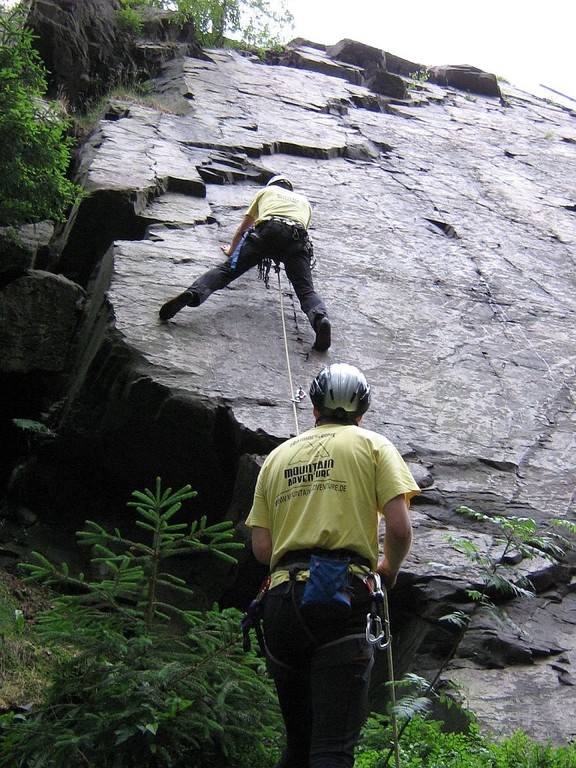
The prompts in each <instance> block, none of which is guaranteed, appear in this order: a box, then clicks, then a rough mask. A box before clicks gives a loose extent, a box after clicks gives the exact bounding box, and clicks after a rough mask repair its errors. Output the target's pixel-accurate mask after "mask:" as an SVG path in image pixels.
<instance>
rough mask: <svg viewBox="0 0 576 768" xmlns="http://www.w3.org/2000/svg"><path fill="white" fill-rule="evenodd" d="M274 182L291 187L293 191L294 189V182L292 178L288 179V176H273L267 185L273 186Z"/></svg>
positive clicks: (287, 187) (280, 185)
mask: <svg viewBox="0 0 576 768" xmlns="http://www.w3.org/2000/svg"><path fill="white" fill-rule="evenodd" d="M273 184H277V185H278V186H279V187H285V188H286V189H289V190H290V191H291V192H292V191H293V190H294V184H292V182H291V181H290V179H287V178H286V176H282V175H278V176H272V178H271V179H270V181H269V182H268V183H267V184H266V186H267V187H271V186H272V185H273Z"/></svg>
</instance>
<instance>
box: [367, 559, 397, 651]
mask: <svg viewBox="0 0 576 768" xmlns="http://www.w3.org/2000/svg"><path fill="white" fill-rule="evenodd" d="M364 584H366V587H367V589H368V592H370V595H371V597H372V605H371V608H370V612H369V613H367V614H366V640H367V641H368V642H369V643H370V645H375V646H376V647H377V648H379V649H380V650H381V651H384V650H385V649H386V648H388V646H389V645H390V642H391V640H392V636H391V635H390V621H389V619H388V616H387V613H386V611H385V610H384V608H385V606H384V592H383V591H382V582H381V580H380V574H379V573H369V574H368V575H367V576H365V577H364Z"/></svg>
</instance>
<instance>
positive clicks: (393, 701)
mask: <svg viewBox="0 0 576 768" xmlns="http://www.w3.org/2000/svg"><path fill="white" fill-rule="evenodd" d="M382 593H383V599H384V622H385V624H386V626H387V627H388V628H390V612H389V610H388V590H387V589H386V587H384V589H383V590H382ZM388 633H389V634H388V637H389V640H390V642H389V643H388V644H387V646H386V659H387V661H388V679H389V683H390V704H391V707H390V712H391V714H390V718H391V725H392V740H393V749H394V763H395V765H396V768H400V751H399V741H400V737H399V735H398V718H397V715H396V685H395V681H394V661H393V659H392V635H391V634H390V629H388Z"/></svg>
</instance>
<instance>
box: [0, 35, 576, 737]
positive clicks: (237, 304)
mask: <svg viewBox="0 0 576 768" xmlns="http://www.w3.org/2000/svg"><path fill="white" fill-rule="evenodd" d="M344 42H345V43H346V44H345V45H344V44H343V45H342V46H337V47H336V51H334V50H332V53H330V52H329V51H328V50H327V49H326V47H325V46H321V45H318V44H314V43H309V42H308V41H296V42H295V43H294V44H293V45H292V46H290V47H289V52H288V53H287V54H286V58H285V59H284V62H283V63H282V64H280V65H279V66H266V65H264V64H262V63H261V62H260V61H259V60H257V59H255V58H251V57H249V56H243V55H240V54H239V53H236V52H233V51H229V50H226V51H224V50H210V51H206V52H205V53H204V58H202V59H200V58H176V59H174V60H173V61H171V62H170V63H168V64H166V65H165V66H164V69H163V71H162V74H161V75H160V76H158V77H157V78H155V79H154V82H153V85H154V94H155V96H156V97H157V99H158V100H159V101H161V102H162V103H163V104H165V105H170V106H169V110H168V109H167V108H164V109H159V108H153V107H151V106H144V105H142V104H138V103H135V102H134V103H131V102H114V103H111V104H110V107H109V109H108V110H107V113H106V116H105V117H104V118H103V119H102V121H101V122H100V123H99V125H98V126H97V127H96V129H95V130H94V132H93V134H92V136H91V137H90V140H89V141H88V143H87V145H86V146H85V147H84V149H83V152H82V156H81V158H80V164H79V171H78V178H79V180H80V181H81V182H82V183H83V184H84V186H85V188H86V190H87V191H88V193H89V195H88V196H87V197H86V198H85V199H84V200H83V201H82V202H81V204H80V206H79V208H78V209H77V210H76V211H74V212H73V214H72V215H71V217H70V220H69V221H68V223H67V225H66V227H65V229H64V231H63V232H60V233H59V234H58V237H57V238H55V239H54V241H53V250H52V255H51V259H52V263H53V272H54V273H62V274H63V275H64V276H65V278H66V280H67V281H70V280H72V281H74V282H75V283H76V284H77V289H75V290H73V291H71V292H69V293H67V294H66V295H67V296H69V295H74V296H79V295H83V293H84V292H85V294H86V298H85V302H84V303H83V304H82V314H81V318H80V324H79V327H78V328H77V330H75V332H73V334H72V339H70V329H69V326H67V325H66V324H63V326H62V337H61V338H62V346H63V348H65V349H66V351H67V352H69V355H70V363H69V364H68V366H67V369H66V373H67V376H66V382H65V386H63V398H62V399H63V402H62V406H61V409H60V415H59V421H58V423H57V424H55V425H54V426H55V427H56V431H57V432H58V434H59V438H58V439H57V440H55V441H53V442H52V443H50V444H49V445H47V446H40V447H39V448H38V450H37V451H36V454H35V461H34V463H33V464H31V465H29V466H28V467H24V468H23V469H22V470H21V471H20V472H19V473H18V476H17V477H13V478H12V481H11V484H10V492H11V493H13V494H16V495H17V496H18V499H19V501H20V502H21V503H22V504H23V505H26V506H27V507H29V508H30V509H32V510H34V511H35V512H36V514H37V517H38V525H37V526H36V529H35V527H34V526H32V527H31V529H30V530H29V535H30V536H34V535H38V534H37V533H36V534H35V533H34V531H35V530H36V531H39V530H40V531H42V530H44V529H43V528H42V526H43V525H47V524H48V523H49V522H50V521H54V519H55V518H56V517H58V519H59V521H60V522H62V519H63V518H65V519H66V520H69V524H70V526H75V528H74V529H77V528H79V527H80V526H81V524H82V521H83V520H84V519H86V518H87V517H92V518H94V517H98V518H106V517H108V518H113V519H114V524H115V525H118V526H119V527H122V524H123V523H124V522H125V523H126V524H129V520H128V518H127V514H126V512H125V508H124V506H123V505H124V504H125V502H126V501H127V500H128V496H129V494H130V492H131V491H132V490H134V489H135V488H142V487H145V486H148V487H150V484H151V483H153V482H154V478H155V477H156V476H157V475H160V476H161V477H162V478H163V479H164V480H165V482H166V484H169V485H171V486H172V487H179V486H180V485H182V484H184V483H190V484H191V485H192V486H193V487H194V488H195V489H196V490H197V491H198V496H197V498H196V499H195V500H194V502H193V507H192V508H191V512H192V514H203V513H207V514H208V515H209V516H210V517H211V518H215V519H223V518H227V519H232V520H234V521H235V522H236V523H237V524H238V528H237V529H238V535H239V536H246V532H245V531H244V529H243V526H242V520H243V519H244V517H245V516H246V514H247V511H248V509H249V505H250V501H251V493H252V489H253V486H254V481H255V477H256V475H257V472H258V467H259V464H260V462H261V460H262V456H264V455H265V454H266V453H267V452H268V451H269V450H270V449H271V448H272V447H274V446H275V445H277V444H278V443H279V442H281V441H282V440H284V439H286V438H287V437H288V436H290V435H291V434H295V433H296V432H297V431H301V430H304V429H306V428H307V427H308V426H310V425H311V423H312V415H311V408H310V403H309V402H308V400H307V398H306V397H304V398H303V399H299V400H297V399H296V398H295V390H297V389H298V388H300V387H302V389H303V390H304V392H305V393H306V391H307V389H308V386H309V383H310V381H311V379H312V378H313V376H314V375H315V374H316V373H317V372H318V370H319V369H320V368H321V367H322V366H323V365H325V364H326V363H330V362H336V361H346V362H351V363H353V364H355V365H358V366H359V367H360V368H362V369H363V370H364V372H365V373H366V376H367V377H368V379H369V381H370V383H371V385H372V388H373V393H374V397H373V407H372V408H371V410H370V411H369V412H368V414H367V416H366V418H365V422H364V423H365V425H366V426H367V427H369V428H372V429H375V430H377V431H380V432H383V433H384V434H386V435H387V436H388V437H389V438H390V439H391V440H392V441H393V442H394V443H395V444H396V445H397V446H398V448H399V449H400V451H401V452H402V453H403V455H404V456H405V458H406V459H407V461H408V462H409V464H410V466H411V467H412V469H413V471H414V474H415V476H416V478H417V480H418V482H419V483H420V485H421V487H422V488H423V493H422V495H421V496H420V497H419V498H418V499H416V501H415V503H414V505H413V518H414V526H415V539H414V547H413V551H412V553H411V555H410V558H409V560H408V561H407V563H406V567H405V570H404V572H403V574H402V578H401V579H400V581H399V584H398V586H397V587H396V589H395V590H393V591H392V592H391V595H390V601H391V610H392V615H393V621H392V623H393V628H394V633H395V640H396V654H397V656H398V670H399V673H402V672H403V671H406V670H410V671H412V672H415V673H417V674H422V675H426V676H428V677H430V678H432V676H433V675H434V672H435V670H436V669H437V668H438V667H439V666H440V665H441V663H442V661H443V659H445V658H446V656H447V654H448V652H449V650H450V646H451V641H452V639H453V636H454V632H453V631H450V629H448V630H447V629H446V625H445V623H443V622H442V621H440V617H442V616H443V615H445V614H446V613H449V612H451V611H452V610H454V609H456V608H462V607H464V608H469V605H470V603H469V600H468V599H467V598H466V590H467V589H470V588H473V587H477V586H478V583H479V582H480V581H481V576H480V575H479V574H478V573H477V572H475V571H474V569H472V568H471V567H470V563H469V560H467V559H466V558H464V557H462V556H461V555H459V554H458V553H457V552H456V551H455V550H454V548H453V547H452V546H451V544H450V543H449V542H448V541H447V539H448V537H450V536H451V537H456V538H461V537H462V536H464V537H467V538H470V540H472V541H473V542H474V543H475V545H476V546H478V547H479V550H480V551H481V552H482V553H485V554H486V555H487V556H489V557H490V558H491V562H494V563H497V562H498V560H499V557H500V556H501V547H500V544H499V542H498V540H497V537H496V536H495V534H494V531H493V530H491V529H490V530H479V529H478V528H477V527H476V526H474V524H472V523H470V522H469V521H467V519H465V518H462V517H460V516H459V515H458V514H457V513H456V508H457V507H458V506H460V505H467V506H469V507H472V508H473V509H476V510H477V511H479V512H482V513H485V514H488V515H490V514H496V515H502V516H516V517H527V518H530V519H533V520H535V521H536V522H537V524H538V525H539V526H543V527H545V528H546V527H547V524H548V521H549V519H550V518H551V517H558V518H564V519H566V520H573V519H574V481H575V459H574V456H575V451H574V448H575V440H574V420H575V407H574V383H575V374H574V370H575V369H574V366H575V362H576V359H575V355H574V343H573V339H572V335H573V334H572V329H573V328H574V320H575V303H574V287H575V280H574V239H575V238H574V232H575V228H574V210H575V203H576V201H575V200H574V190H573V186H572V176H573V173H571V171H573V170H574V167H575V152H576V150H575V145H576V123H575V120H574V118H575V115H574V113H573V112H570V111H568V110H566V109H563V108H561V107H559V106H556V105H554V104H551V103H546V102H543V101H541V100H538V99H537V98H535V97H531V96H528V95H527V94H524V93H521V92H518V91H515V90H514V89H512V88H509V87H505V88H503V91H502V93H500V91H498V92H494V93H492V92H490V94H491V95H486V94H487V93H488V92H487V91H486V90H482V89H483V88H484V83H485V82H486V80H489V79H490V78H485V77H483V75H485V74H486V73H480V72H477V73H476V74H477V75H478V79H477V88H475V89H474V88H472V87H471V81H470V80H469V81H467V85H466V86H463V85H462V82H456V81H454V80H449V79H446V81H445V82H444V83H443V84H442V85H438V84H437V83H435V82H432V81H431V80H430V81H425V82H422V81H421V80H414V79H411V78H410V77H408V76H407V73H405V72H404V69H408V70H409V71H415V70H411V69H410V67H411V66H412V65H411V63H409V62H407V63H405V65H403V64H402V61H401V60H399V59H398V58H397V57H393V56H391V55H389V54H386V55H383V57H382V59H380V60H379V61H378V62H377V63H376V64H375V63H374V62H375V59H374V57H368V59H366V60H364V59H362V58H358V57H359V56H360V52H361V51H362V46H360V45H359V44H356V45H355V46H353V45H351V41H344ZM365 48H367V47H365ZM346 50H348V51H352V50H354V56H355V58H354V57H352V56H351V55H346V54H343V53H342V51H346ZM336 53H337V55H338V56H340V57H342V56H343V59H342V62H339V60H338V58H337V56H336ZM390 61H392V62H393V71H391V72H389V71H388V67H389V66H390V64H389V62H390ZM366 62H369V65H368V68H367V69H365V68H364V67H365V65H366ZM417 69H421V67H420V65H417ZM367 72H368V73H371V74H372V75H374V72H377V73H380V74H379V75H378V76H379V77H380V78H381V79H383V78H382V74H383V73H387V74H391V75H394V77H395V78H397V79H398V80H400V81H401V82H402V89H401V90H400V91H396V92H395V94H396V95H389V94H388V95H386V94H385V93H382V92H381V91H382V89H380V90H379V91H378V92H375V90H371V89H370V88H369V87H368V84H369V80H370V77H366V75H367ZM468 74H474V73H468ZM462 87H466V88H467V89H466V90H461V88H462ZM398 94H399V95H398ZM273 173H284V174H287V175H289V176H290V178H291V179H293V181H294V183H295V185H296V188H297V189H299V190H300V191H302V192H303V193H304V194H306V195H307V197H308V198H309V199H310V201H311V203H312V205H313V208H314V219H313V226H312V229H311V236H312V238H313V241H314V245H315V252H316V256H317V259H318V265H317V267H316V269H315V272H314V275H315V281H316V286H317V289H318V291H319V292H320V293H321V294H322V295H323V297H324V298H325V300H326V302H327V304H328V307H329V310H330V315H331V320H332V323H333V345H332V347H331V348H330V350H329V351H328V352H327V353H325V354H320V353H318V352H316V351H314V350H313V349H312V342H313V334H312V331H311V329H310V327H309V325H308V322H307V320H306V318H305V317H304V315H303V314H302V313H301V311H300V309H299V307H298V306H297V302H296V301H295V296H294V294H293V291H292V288H291V286H290V284H289V283H288V281H287V280H286V277H285V275H284V273H283V272H281V273H279V275H276V273H275V272H274V271H273V272H272V273H271V276H270V287H269V289H268V290H267V289H266V287H265V285H264V284H263V283H262V282H260V281H258V280H257V279H256V274H255V273H248V274H247V275H245V276H243V277H242V278H240V279H239V280H238V281H236V282H235V283H233V284H232V285H231V286H230V287H229V289H227V290H225V291H222V292H220V293H217V294H215V295H214V296H213V297H211V298H210V299H209V301H208V302H207V303H206V304H205V305H203V306H202V307H201V308H199V309H191V308H190V309H185V310H183V311H182V312H181V313H180V314H178V315H177V316H176V317H175V318H174V319H173V320H171V321H170V322H168V323H165V324H162V323H159V321H158V314H157V313H158V309H159V307H160V306H161V304H162V303H163V302H164V301H166V299H168V298H169V297H171V296H173V295H174V294H175V293H178V292H180V291H181V290H183V289H184V288H186V287H187V286H188V285H189V284H190V283H191V282H192V281H193V280H194V278H195V277H197V276H198V275H200V274H201V273H202V272H203V271H204V270H205V269H207V268H209V267H211V266H212V265H214V264H216V263H218V262H219V261H220V260H221V259H222V254H221V251H220V245H223V244H227V243H228V242H229V241H230V239H231V236H232V234H233V232H234V230H235V228H236V226H237V224H238V222H239V220H240V218H241V217H242V215H243V213H244V210H245V208H246V206H247V205H248V203H249V201H250V199H251V198H252V196H253V194H254V193H255V191H256V190H257V189H258V188H259V185H261V184H262V183H263V182H264V181H265V179H267V178H268V177H269V176H270V174H273ZM19 279H20V280H22V279H24V278H22V276H20V278H19ZM54 279H55V280H56V279H57V280H63V279H64V278H56V276H54ZM4 283H5V285H4V287H3V289H2V293H1V294H0V309H1V308H2V306H4V307H6V306H7V302H9V301H10V300H11V298H10V297H11V296H13V295H14V293H15V292H16V291H17V290H18V288H19V285H18V282H17V281H16V280H14V281H12V280H8V279H6V280H5V281H4ZM15 283H16V284H15ZM76 311H77V310H76V308H74V309H73V310H72V312H76ZM70 316H71V315H70V312H69V313H68V317H70ZM3 317H6V315H4V316H3ZM13 322H14V321H13ZM24 323H25V325H26V327H27V326H28V325H29V323H30V320H29V319H27V318H26V319H25V320H24ZM284 325H285V327H286V345H285V342H284V333H283V327H284ZM11 343H12V342H11ZM14 343H15V342H14ZM3 359H7V352H4V354H3ZM287 361H289V365H288V363H287ZM38 365H44V369H45V370H48V368H47V364H38ZM12 370H13V369H11V368H10V367H8V366H7V365H6V364H4V365H3V368H2V371H3V373H2V376H3V382H4V383H5V385H6V387H8V388H9V389H8V391H9V392H11V394H12V396H13V397H12V400H13V401H14V402H16V394H15V384H14V380H12V379H11V378H10V375H11V372H12ZM19 381H20V380H19ZM20 383H21V382H20ZM28 386H29V388H30V385H28ZM24 415H27V416H28V417H32V418H33V417H34V416H35V415H36V414H34V413H32V414H29V413H28V414H25V413H22V412H19V413H15V412H14V411H12V412H11V413H10V416H12V417H16V416H24ZM63 467H65V468H66V472H65V480H64V481H63V480H62V468H63ZM40 499H41V502H40V501H39V500H40ZM77 506H80V507H81V508H80V509H77ZM189 511H190V510H189ZM446 566H453V567H454V569H453V570H449V569H447V568H446ZM195 567H196V566H187V568H188V570H185V574H184V575H185V576H186V577H188V578H190V579H191V581H193V582H194V581H195V578H196V576H197V575H198V573H197V572H195V571H194V568H195ZM519 568H520V570H521V571H523V573H525V574H527V575H528V576H529V577H530V579H531V580H532V582H533V584H534V586H535V589H536V595H535V596H534V597H532V598H530V599H529V598H528V597H519V598H517V599H516V600H513V601H510V602H508V603H507V604H505V605H503V606H501V609H502V611H503V614H505V615H507V616H508V618H509V619H511V620H512V622H513V623H510V622H506V621H504V620H502V621H501V622H500V621H497V620H496V619H495V617H494V616H492V617H488V618H486V617H484V618H482V619H480V618H475V619H474V622H473V625H472V628H471V630H470V631H469V633H468V634H467V635H466V638H465V641H464V642H463V643H462V644H461V646H460V648H459V650H458V653H457V655H456V657H455V658H454V659H453V661H452V663H451V665H450V668H449V670H448V672H446V673H444V674H443V680H444V681H446V682H448V681H455V682H457V683H458V684H459V686H460V687H461V689H462V691H463V692H464V696H465V698H466V702H467V703H468V704H469V706H470V707H471V709H472V710H473V711H476V712H477V713H478V714H479V716H480V720H481V723H482V724H483V725H484V726H485V727H486V728H487V729H490V730H492V731H494V732H496V733H510V732H512V731H513V730H515V729H516V728H522V729H524V730H527V731H528V732H529V733H531V734H532V735H533V736H534V737H535V738H540V739H542V740H546V739H551V740H553V741H554V742H556V743H564V742H566V741H567V740H568V739H569V738H570V736H571V734H572V733H573V730H574V727H573V725H572V717H571V713H573V711H574V704H575V703H576V693H575V688H574V674H573V672H572V671H571V670H572V666H571V665H573V664H574V663H575V661H576V641H575V640H574V631H573V630H574V624H575V622H576V597H575V590H574V570H575V569H574V564H573V561H572V560H571V558H570V556H568V557H567V558H566V560H565V562H564V563H563V564H562V565H559V566H553V565H551V564H550V563H549V562H548V561H546V560H543V559H542V558H538V559H536V560H530V559H525V560H524V561H522V560H521V561H520V563H519ZM201 570H203V569H201V568H199V567H198V568H197V571H198V572H199V571H201ZM260 577H261V572H260V571H259V570H258V569H257V568H256V567H255V565H254V562H253V561H252V559H251V557H250V556H249V555H248V554H246V557H245V559H244V560H243V561H242V562H241V563H240V565H239V567H238V568H237V569H236V570H235V571H234V572H221V573H218V574H216V576H215V578H211V582H212V588H213V589H218V590H219V595H220V598H221V600H222V602H223V603H226V602H228V603H237V604H240V605H244V604H245V602H246V600H247V599H249V598H250V597H251V596H252V592H253V591H254V589H255V588H256V587H257V586H258V583H259V580H260ZM214 585H216V586H214ZM208 596H210V595H208ZM381 678H382V674H380V675H379V676H377V678H376V680H377V682H378V680H381ZM376 688H377V689H376V691H375V694H374V697H373V698H374V700H375V701H377V700H378V695H380V696H381V691H380V694H379V693H378V687H377V686H376Z"/></svg>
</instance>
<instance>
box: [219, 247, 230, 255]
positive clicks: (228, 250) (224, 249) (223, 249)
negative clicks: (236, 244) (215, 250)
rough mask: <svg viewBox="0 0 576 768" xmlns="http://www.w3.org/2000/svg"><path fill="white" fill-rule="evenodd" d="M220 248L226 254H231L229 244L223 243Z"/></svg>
mask: <svg viewBox="0 0 576 768" xmlns="http://www.w3.org/2000/svg"><path fill="white" fill-rule="evenodd" d="M220 250H221V251H222V253H223V254H224V256H228V257H229V256H230V246H229V245H221V246H220Z"/></svg>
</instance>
